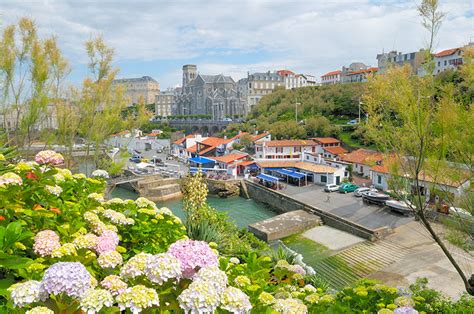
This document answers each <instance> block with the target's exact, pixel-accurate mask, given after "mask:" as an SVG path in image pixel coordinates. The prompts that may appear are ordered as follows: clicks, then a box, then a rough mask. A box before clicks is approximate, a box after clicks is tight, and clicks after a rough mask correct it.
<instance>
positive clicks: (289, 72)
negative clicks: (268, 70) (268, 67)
mask: <svg viewBox="0 0 474 314" xmlns="http://www.w3.org/2000/svg"><path fill="white" fill-rule="evenodd" d="M277 73H278V75H280V76H290V75H295V73H294V72H292V71H290V70H278V71H277Z"/></svg>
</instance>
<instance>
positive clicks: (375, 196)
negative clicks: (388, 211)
mask: <svg viewBox="0 0 474 314" xmlns="http://www.w3.org/2000/svg"><path fill="white" fill-rule="evenodd" d="M362 199H363V200H364V201H367V202H370V203H374V204H385V201H388V200H389V199H390V196H389V195H387V194H383V193H379V192H372V191H367V192H363V193H362Z"/></svg>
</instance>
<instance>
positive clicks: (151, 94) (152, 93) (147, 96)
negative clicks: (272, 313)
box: [112, 76, 160, 105]
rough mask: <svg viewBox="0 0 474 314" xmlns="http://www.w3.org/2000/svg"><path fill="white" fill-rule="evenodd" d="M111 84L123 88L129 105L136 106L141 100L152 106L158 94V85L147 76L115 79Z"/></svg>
mask: <svg viewBox="0 0 474 314" xmlns="http://www.w3.org/2000/svg"><path fill="white" fill-rule="evenodd" d="M112 84H114V85H121V86H123V88H124V89H125V97H126V98H127V101H128V104H129V105H133V104H137V103H138V102H139V101H140V99H141V98H143V101H144V102H145V104H153V103H155V101H156V96H157V95H159V94H160V84H159V83H158V82H157V81H156V80H155V79H153V78H151V77H149V76H142V77H140V78H123V79H117V80H114V81H113V82H112Z"/></svg>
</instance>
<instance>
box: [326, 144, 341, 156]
mask: <svg viewBox="0 0 474 314" xmlns="http://www.w3.org/2000/svg"><path fill="white" fill-rule="evenodd" d="M323 149H324V150H325V151H327V152H328V153H331V154H333V155H342V154H345V153H347V150H346V149H344V148H343V147H341V146H331V147H323Z"/></svg>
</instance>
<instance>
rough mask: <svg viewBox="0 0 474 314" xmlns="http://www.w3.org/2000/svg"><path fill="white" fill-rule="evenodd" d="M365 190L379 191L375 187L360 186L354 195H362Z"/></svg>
mask: <svg viewBox="0 0 474 314" xmlns="http://www.w3.org/2000/svg"><path fill="white" fill-rule="evenodd" d="M364 192H377V189H374V188H368V187H365V186H363V187H360V188H357V189H356V190H355V191H354V196H356V197H362V193H364Z"/></svg>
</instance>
